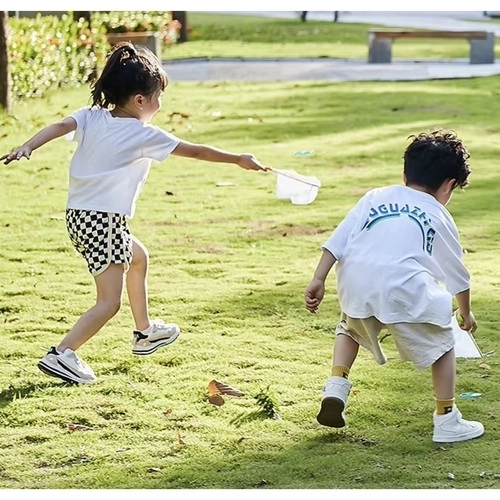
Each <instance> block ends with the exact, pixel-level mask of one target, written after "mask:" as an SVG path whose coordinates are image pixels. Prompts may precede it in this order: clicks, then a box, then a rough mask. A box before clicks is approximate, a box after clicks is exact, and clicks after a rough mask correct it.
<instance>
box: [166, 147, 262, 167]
mask: <svg viewBox="0 0 500 500" xmlns="http://www.w3.org/2000/svg"><path fill="white" fill-rule="evenodd" d="M171 154H173V155H176V156H184V157H186V158H194V159H196V160H204V161H212V162H218V163H234V164H235V165H238V166H240V167H241V168H244V169H246V170H264V171H266V170H269V167H265V166H264V165H262V164H261V163H260V162H259V161H258V160H257V159H256V158H255V156H254V155H252V154H249V153H244V154H236V153H230V152H229V151H224V150H223V149H218V148H214V147H212V146H207V145H205V144H194V143H192V142H187V141H181V142H179V144H178V145H177V147H176V148H175V149H174V150H173V151H172V153H171Z"/></svg>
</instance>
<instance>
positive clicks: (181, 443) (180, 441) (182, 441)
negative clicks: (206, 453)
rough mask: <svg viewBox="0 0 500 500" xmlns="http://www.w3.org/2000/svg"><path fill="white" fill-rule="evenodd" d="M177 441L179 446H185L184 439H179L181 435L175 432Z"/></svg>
mask: <svg viewBox="0 0 500 500" xmlns="http://www.w3.org/2000/svg"><path fill="white" fill-rule="evenodd" d="M177 441H178V443H179V444H180V445H181V446H184V445H185V444H186V442H185V441H184V439H182V438H181V433H180V432H179V431H177Z"/></svg>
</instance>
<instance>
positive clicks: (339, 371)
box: [332, 365, 350, 378]
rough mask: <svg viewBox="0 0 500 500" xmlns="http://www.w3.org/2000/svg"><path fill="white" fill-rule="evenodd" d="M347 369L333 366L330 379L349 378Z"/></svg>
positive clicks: (341, 366) (342, 366)
mask: <svg viewBox="0 0 500 500" xmlns="http://www.w3.org/2000/svg"><path fill="white" fill-rule="evenodd" d="M349 371H350V370H349V368H348V367H347V366H344V365H333V366H332V377H343V378H348V377H349Z"/></svg>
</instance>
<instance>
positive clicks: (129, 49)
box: [91, 42, 168, 108]
mask: <svg viewBox="0 0 500 500" xmlns="http://www.w3.org/2000/svg"><path fill="white" fill-rule="evenodd" d="M167 85H168V79H167V75H166V73H165V70H164V69H163V67H162V66H161V63H160V61H159V60H158V59H157V58H156V56H155V55H154V54H153V53H152V52H151V51H150V50H148V49H147V48H145V47H137V48H136V47H134V45H132V44H131V43H130V42H120V43H118V44H116V45H115V46H114V48H113V50H112V51H111V52H110V54H109V56H108V60H107V62H106V65H105V66H104V69H103V71H102V74H101V76H100V77H99V78H98V80H97V81H96V82H95V83H94V84H93V85H92V86H91V98H92V106H97V107H101V108H108V107H109V106H110V105H111V106H117V105H118V106H120V105H123V104H125V103H126V102H127V100H128V99H129V98H130V96H132V95H134V94H143V95H144V96H146V97H151V96H152V95H153V94H154V93H155V92H157V91H162V90H164V89H165V87H166V86H167Z"/></svg>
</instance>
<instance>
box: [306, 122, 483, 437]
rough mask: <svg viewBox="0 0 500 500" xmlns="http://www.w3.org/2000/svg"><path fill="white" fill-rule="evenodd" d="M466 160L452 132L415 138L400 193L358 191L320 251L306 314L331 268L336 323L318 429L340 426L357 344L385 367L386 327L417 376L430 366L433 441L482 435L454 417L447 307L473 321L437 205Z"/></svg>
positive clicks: (465, 277) (468, 326)
mask: <svg viewBox="0 0 500 500" xmlns="http://www.w3.org/2000/svg"><path fill="white" fill-rule="evenodd" d="M468 160H469V153H468V152H467V149H466V148H465V146H464V145H463V144H462V142H461V140H460V139H458V138H457V136H456V135H455V134H454V133H453V132H450V131H445V130H438V131H435V132H432V133H429V134H427V133H421V134H419V135H418V136H413V138H412V142H411V143H410V145H409V146H408V147H407V149H406V151H405V153H404V173H403V180H404V185H402V186H399V185H394V186H387V187H384V188H378V189H373V190H371V191H369V192H368V193H366V194H365V195H364V196H363V197H362V198H361V199H360V200H359V201H358V203H357V204H356V205H355V206H354V207H353V208H352V209H351V211H350V212H349V213H348V215H347V216H346V217H345V218H344V219H343V221H342V222H341V223H340V224H339V225H338V226H337V228H336V229H335V230H334V231H333V233H332V235H331V236H330V238H329V239H328V240H327V241H326V243H325V244H324V245H323V253H322V256H321V258H320V261H319V263H318V265H317V268H316V271H315V273H314V276H313V279H312V280H311V282H310V283H309V285H308V286H307V288H306V291H305V306H306V308H307V309H308V310H309V311H310V312H312V313H315V312H316V311H317V310H318V307H319V305H320V303H321V301H322V299H323V296H324V293H325V280H326V278H327V276H328V274H329V272H330V270H331V269H332V267H333V266H334V265H335V264H336V268H335V271H336V275H337V291H338V296H339V302H340V308H341V311H342V316H341V321H340V323H339V325H338V326H337V329H336V340H335V346H334V352H333V367H332V373H331V377H329V378H328V380H327V381H326V384H325V386H324V388H323V400H322V402H321V409H320V412H319V414H318V416H317V420H318V422H319V423H320V424H322V425H325V426H328V427H343V426H344V425H345V419H344V410H345V407H346V404H347V398H348V396H349V392H350V389H351V387H352V384H351V382H350V381H349V379H348V376H349V372H350V369H351V367H352V365H353V363H354V361H355V359H356V357H357V354H358V350H359V346H362V347H364V348H366V349H368V350H369V351H370V352H371V353H372V355H373V357H374V359H375V361H376V362H377V363H379V364H383V363H385V362H386V360H387V359H386V357H385V355H384V353H383V351H382V348H381V346H380V342H379V334H380V332H381V330H382V329H387V330H388V331H389V333H390V334H391V335H392V338H393V339H394V343H395V345H396V348H397V350H398V353H399V355H400V357H401V359H402V360H404V361H411V362H412V363H413V364H414V365H415V366H416V367H417V368H419V369H424V368H428V367H431V372H432V382H433V387H434V396H435V403H436V409H435V412H434V416H433V422H434V432H433V438H432V439H433V441H434V442H439V443H441V442H455V441H465V440H468V439H472V438H476V437H479V436H481V435H482V434H483V433H484V427H483V425H482V424H481V423H480V422H474V421H468V420H465V419H463V418H462V414H461V413H460V411H459V410H458V408H457V407H456V405H455V399H454V393H455V373H456V368H455V352H454V336H453V330H452V317H453V299H455V301H456V303H457V305H458V312H459V314H460V316H461V317H462V319H463V323H462V325H461V327H462V328H463V329H464V330H467V331H470V332H472V333H473V332H475V331H476V328H477V323H476V320H475V318H474V315H473V313H472V311H471V308H470V276H469V273H468V271H467V269H466V267H465V265H464V263H463V261H462V257H463V250H462V247H461V245H460V242H459V235H458V230H457V227H456V225H455V222H454V220H453V218H452V216H451V215H450V213H449V212H448V210H447V209H446V208H445V207H446V205H447V203H448V202H449V201H450V199H451V197H452V194H453V190H454V189H455V188H456V187H460V188H464V187H465V186H466V185H467V184H468V177H469V174H470V169H469V161H468Z"/></svg>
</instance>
